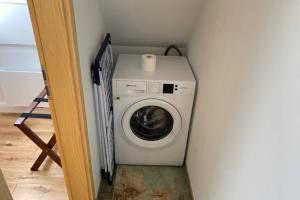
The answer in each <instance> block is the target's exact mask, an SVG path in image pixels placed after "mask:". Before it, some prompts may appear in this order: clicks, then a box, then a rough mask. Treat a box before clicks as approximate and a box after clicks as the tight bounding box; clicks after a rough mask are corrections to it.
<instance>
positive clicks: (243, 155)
mask: <svg viewBox="0 0 300 200" xmlns="http://www.w3.org/2000/svg"><path fill="white" fill-rule="evenodd" d="M299 7H300V3H299V2H296V1H292V0H291V1H289V3H287V2H285V3H281V2H273V1H268V0H265V1H237V0H230V1H226V2H222V1H218V0H211V1H208V0H206V1H205V2H203V4H202V9H201V11H200V13H201V16H200V18H199V23H198V26H197V28H196V30H195V31H194V34H193V37H192V39H191V41H190V42H189V48H188V57H189V60H190V63H191V65H192V67H193V71H194V73H195V75H196V77H197V79H198V80H197V81H198V89H197V90H198V91H197V93H198V95H197V97H196V101H195V102H196V103H195V108H194V114H193V122H192V125H191V137H190V141H189V149H188V155H187V168H188V172H189V176H190V180H191V185H192V189H193V195H194V197H195V199H207V200H220V199H222V200H240V199H243V200H248V199H249V200H250V199H251V200H252V199H256V200H271V199H285V200H286V199H295V197H296V196H297V197H298V198H300V194H299V192H298V190H296V188H295V186H296V185H299V181H298V180H299V178H300V173H299V170H296V169H297V168H298V169H299V167H300V162H299V159H298V160H297V161H296V160H295V158H297V156H296V154H295V153H296V152H297V151H296V150H298V152H299V148H297V146H299V142H297V143H296V142H295V139H296V141H299V139H300V138H299V135H298V134H297V135H296V133H297V132H299V130H300V127H299V125H296V124H297V123H296V121H295V120H294V121H291V120H287V119H285V117H283V116H290V117H289V118H290V119H291V118H292V119H297V118H298V120H299V117H297V115H298V116H299V109H300V105H299V103H298V102H299V101H298V102H297V101H295V100H294V99H295V98H296V99H297V100H300V95H299V94H298V93H297V94H296V93H293V92H292V91H295V90H296V89H297V90H298V91H299V89H300V88H299V86H298V85H300V81H299V78H297V76H296V74H298V76H299V75H300V73H299V71H300V70H299V69H298V68H297V67H296V66H299V64H300V61H299V59H298V56H299V55H298V56H297V54H296V52H299V50H300V49H299V48H300V41H299V37H298V36H299V34H300V24H299V23H297V22H295V21H293V19H297V18H298V19H299V17H300V15H299V14H298V11H297V9H299ZM297 35H298V36H297ZM291 38H293V39H291ZM295 83H296V84H295ZM287 88H289V90H286V89H287ZM292 88H293V89H292ZM287 95H288V97H287ZM293 108H294V109H293ZM283 160H284V161H287V163H292V164H294V165H293V166H292V167H291V166H288V165H286V164H284V163H283V162H282V161H283ZM287 170H291V171H290V172H287ZM293 176H297V177H298V178H297V179H296V180H295V179H293V178H292V177H293ZM291 178H292V179H291ZM282 183H285V184H286V185H285V186H284V187H283V185H282ZM291 197H293V198H291Z"/></svg>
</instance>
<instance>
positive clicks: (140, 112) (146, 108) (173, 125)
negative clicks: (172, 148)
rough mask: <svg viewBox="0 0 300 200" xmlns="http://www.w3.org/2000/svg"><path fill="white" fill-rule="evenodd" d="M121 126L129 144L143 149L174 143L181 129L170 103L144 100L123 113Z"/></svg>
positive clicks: (175, 112)
mask: <svg viewBox="0 0 300 200" xmlns="http://www.w3.org/2000/svg"><path fill="white" fill-rule="evenodd" d="M121 126H122V130H123V132H124V136H126V138H127V139H128V140H129V141H130V142H132V143H134V144H136V145H138V146H140V147H143V148H158V147H163V146H165V145H168V144H169V143H171V142H172V141H174V139H175V137H176V135H177V134H178V133H179V131H180V129H181V117H180V114H179V112H178V111H177V109H176V108H175V107H174V106H173V105H171V104H170V103H167V102H165V101H163V100H158V99H145V100H141V101H138V102H136V103H134V104H132V105H130V106H129V107H128V108H127V109H126V110H125V111H124V114H123V117H122V121H121Z"/></svg>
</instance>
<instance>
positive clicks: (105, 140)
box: [92, 33, 115, 184]
mask: <svg viewBox="0 0 300 200" xmlns="http://www.w3.org/2000/svg"><path fill="white" fill-rule="evenodd" d="M113 71H114V65H113V55H112V48H111V37H110V34H109V33H108V34H107V35H106V37H105V39H104V41H103V43H102V45H101V48H100V50H99V52H98V54H97V56H96V59H95V62H94V63H93V65H92V79H93V83H94V98H95V107H96V120H97V133H98V141H99V146H100V153H101V155H100V162H101V167H102V169H101V172H102V174H103V175H105V176H106V178H107V181H108V183H109V184H112V180H113V175H114V164H115V161H114V135H113V111H112V109H113V106H112V105H113V99H112V75H113Z"/></svg>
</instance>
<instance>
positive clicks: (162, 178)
mask: <svg viewBox="0 0 300 200" xmlns="http://www.w3.org/2000/svg"><path fill="white" fill-rule="evenodd" d="M104 182H105V181H104V180H103V181H102V183H104ZM99 197H100V198H99V199H102V200H108V199H113V200H191V199H192V197H191V192H190V188H189V182H188V178H187V174H186V171H185V168H183V167H166V166H129V165H118V166H117V170H116V176H115V181H114V184H113V186H112V187H110V186H108V185H106V184H102V188H101V191H100V196H99Z"/></svg>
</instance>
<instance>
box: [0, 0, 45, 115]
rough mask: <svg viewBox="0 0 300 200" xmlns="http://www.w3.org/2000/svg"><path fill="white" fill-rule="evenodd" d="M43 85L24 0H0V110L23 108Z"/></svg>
mask: <svg viewBox="0 0 300 200" xmlns="http://www.w3.org/2000/svg"><path fill="white" fill-rule="evenodd" d="M21 85H22V87H20V86H21ZM43 87H44V83H43V78H42V73H41V67H40V62H39V58H38V54H37V49H36V46H35V40H34V34H33V30H32V26H31V21H30V16H29V11H28V7H27V4H26V1H25V0H0V112H20V111H22V110H24V107H26V106H28V105H29V104H30V103H31V101H32V99H33V98H35V97H36V95H37V94H38V93H39V92H40V91H41V90H42V89H43Z"/></svg>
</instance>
